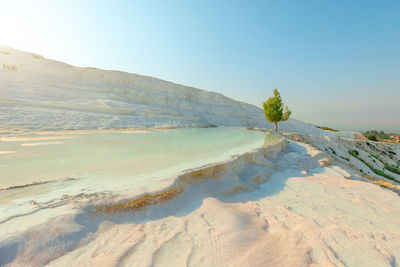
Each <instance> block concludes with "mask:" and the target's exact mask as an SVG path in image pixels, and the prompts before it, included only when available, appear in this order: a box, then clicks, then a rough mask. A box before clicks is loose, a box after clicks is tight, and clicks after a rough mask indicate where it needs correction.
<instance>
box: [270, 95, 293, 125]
mask: <svg viewBox="0 0 400 267" xmlns="http://www.w3.org/2000/svg"><path fill="white" fill-rule="evenodd" d="M263 107H264V112H265V118H266V119H267V121H269V122H273V123H274V124H275V131H278V122H280V121H287V120H288V119H289V117H290V114H292V112H291V111H290V110H289V109H288V107H287V106H285V105H284V104H283V102H282V98H281V96H280V94H279V92H278V89H276V88H275V89H274V96H273V97H270V98H268V99H267V101H265V102H264V103H263Z"/></svg>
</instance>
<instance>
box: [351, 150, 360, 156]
mask: <svg viewBox="0 0 400 267" xmlns="http://www.w3.org/2000/svg"><path fill="white" fill-rule="evenodd" d="M348 152H349V154H350V155H352V156H353V157H355V158H357V157H358V155H359V153H358V151H357V150H349V151H348Z"/></svg>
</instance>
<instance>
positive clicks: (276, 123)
mask: <svg viewBox="0 0 400 267" xmlns="http://www.w3.org/2000/svg"><path fill="white" fill-rule="evenodd" d="M277 131H278V122H277V121H275V132H277Z"/></svg>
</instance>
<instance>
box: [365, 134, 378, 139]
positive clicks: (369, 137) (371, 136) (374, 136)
mask: <svg viewBox="0 0 400 267" xmlns="http://www.w3.org/2000/svg"><path fill="white" fill-rule="evenodd" d="M366 137H367V138H368V140H371V141H378V138H376V135H375V134H373V133H369V134H367V136H366Z"/></svg>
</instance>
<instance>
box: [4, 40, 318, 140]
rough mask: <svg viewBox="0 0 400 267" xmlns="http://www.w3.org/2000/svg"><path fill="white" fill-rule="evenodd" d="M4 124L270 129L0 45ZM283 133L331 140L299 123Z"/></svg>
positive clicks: (252, 119)
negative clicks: (308, 135)
mask: <svg viewBox="0 0 400 267" xmlns="http://www.w3.org/2000/svg"><path fill="white" fill-rule="evenodd" d="M0 125H2V126H3V127H4V126H7V127H26V128H34V129H55V130H58V129H102V128H138V127H162V126H170V127H186V126H210V125H216V126H241V127H262V128H272V125H271V124H270V123H268V122H266V120H265V117H264V112H263V110H262V109H261V108H258V107H256V106H253V105H250V104H246V103H243V102H239V101H235V100H233V99H230V98H228V97H225V96H223V95H221V94H218V93H214V92H209V91H205V90H199V89H196V88H192V87H187V86H183V85H179V84H175V83H171V82H167V81H163V80H159V79H156V78H152V77H148V76H141V75H137V74H131V73H125V72H120V71H107V70H100V69H95V68H81V67H75V66H71V65H68V64H65V63H62V62H58V61H54V60H49V59H45V58H43V57H42V56H39V55H35V54H31V53H26V52H21V51H17V50H14V49H12V48H9V47H5V46H0ZM279 128H280V129H281V130H284V131H294V132H300V133H312V134H316V135H325V131H321V130H319V129H317V128H315V127H314V126H311V125H309V124H306V123H304V122H301V121H296V120H289V121H288V122H284V123H280V125H279Z"/></svg>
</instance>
